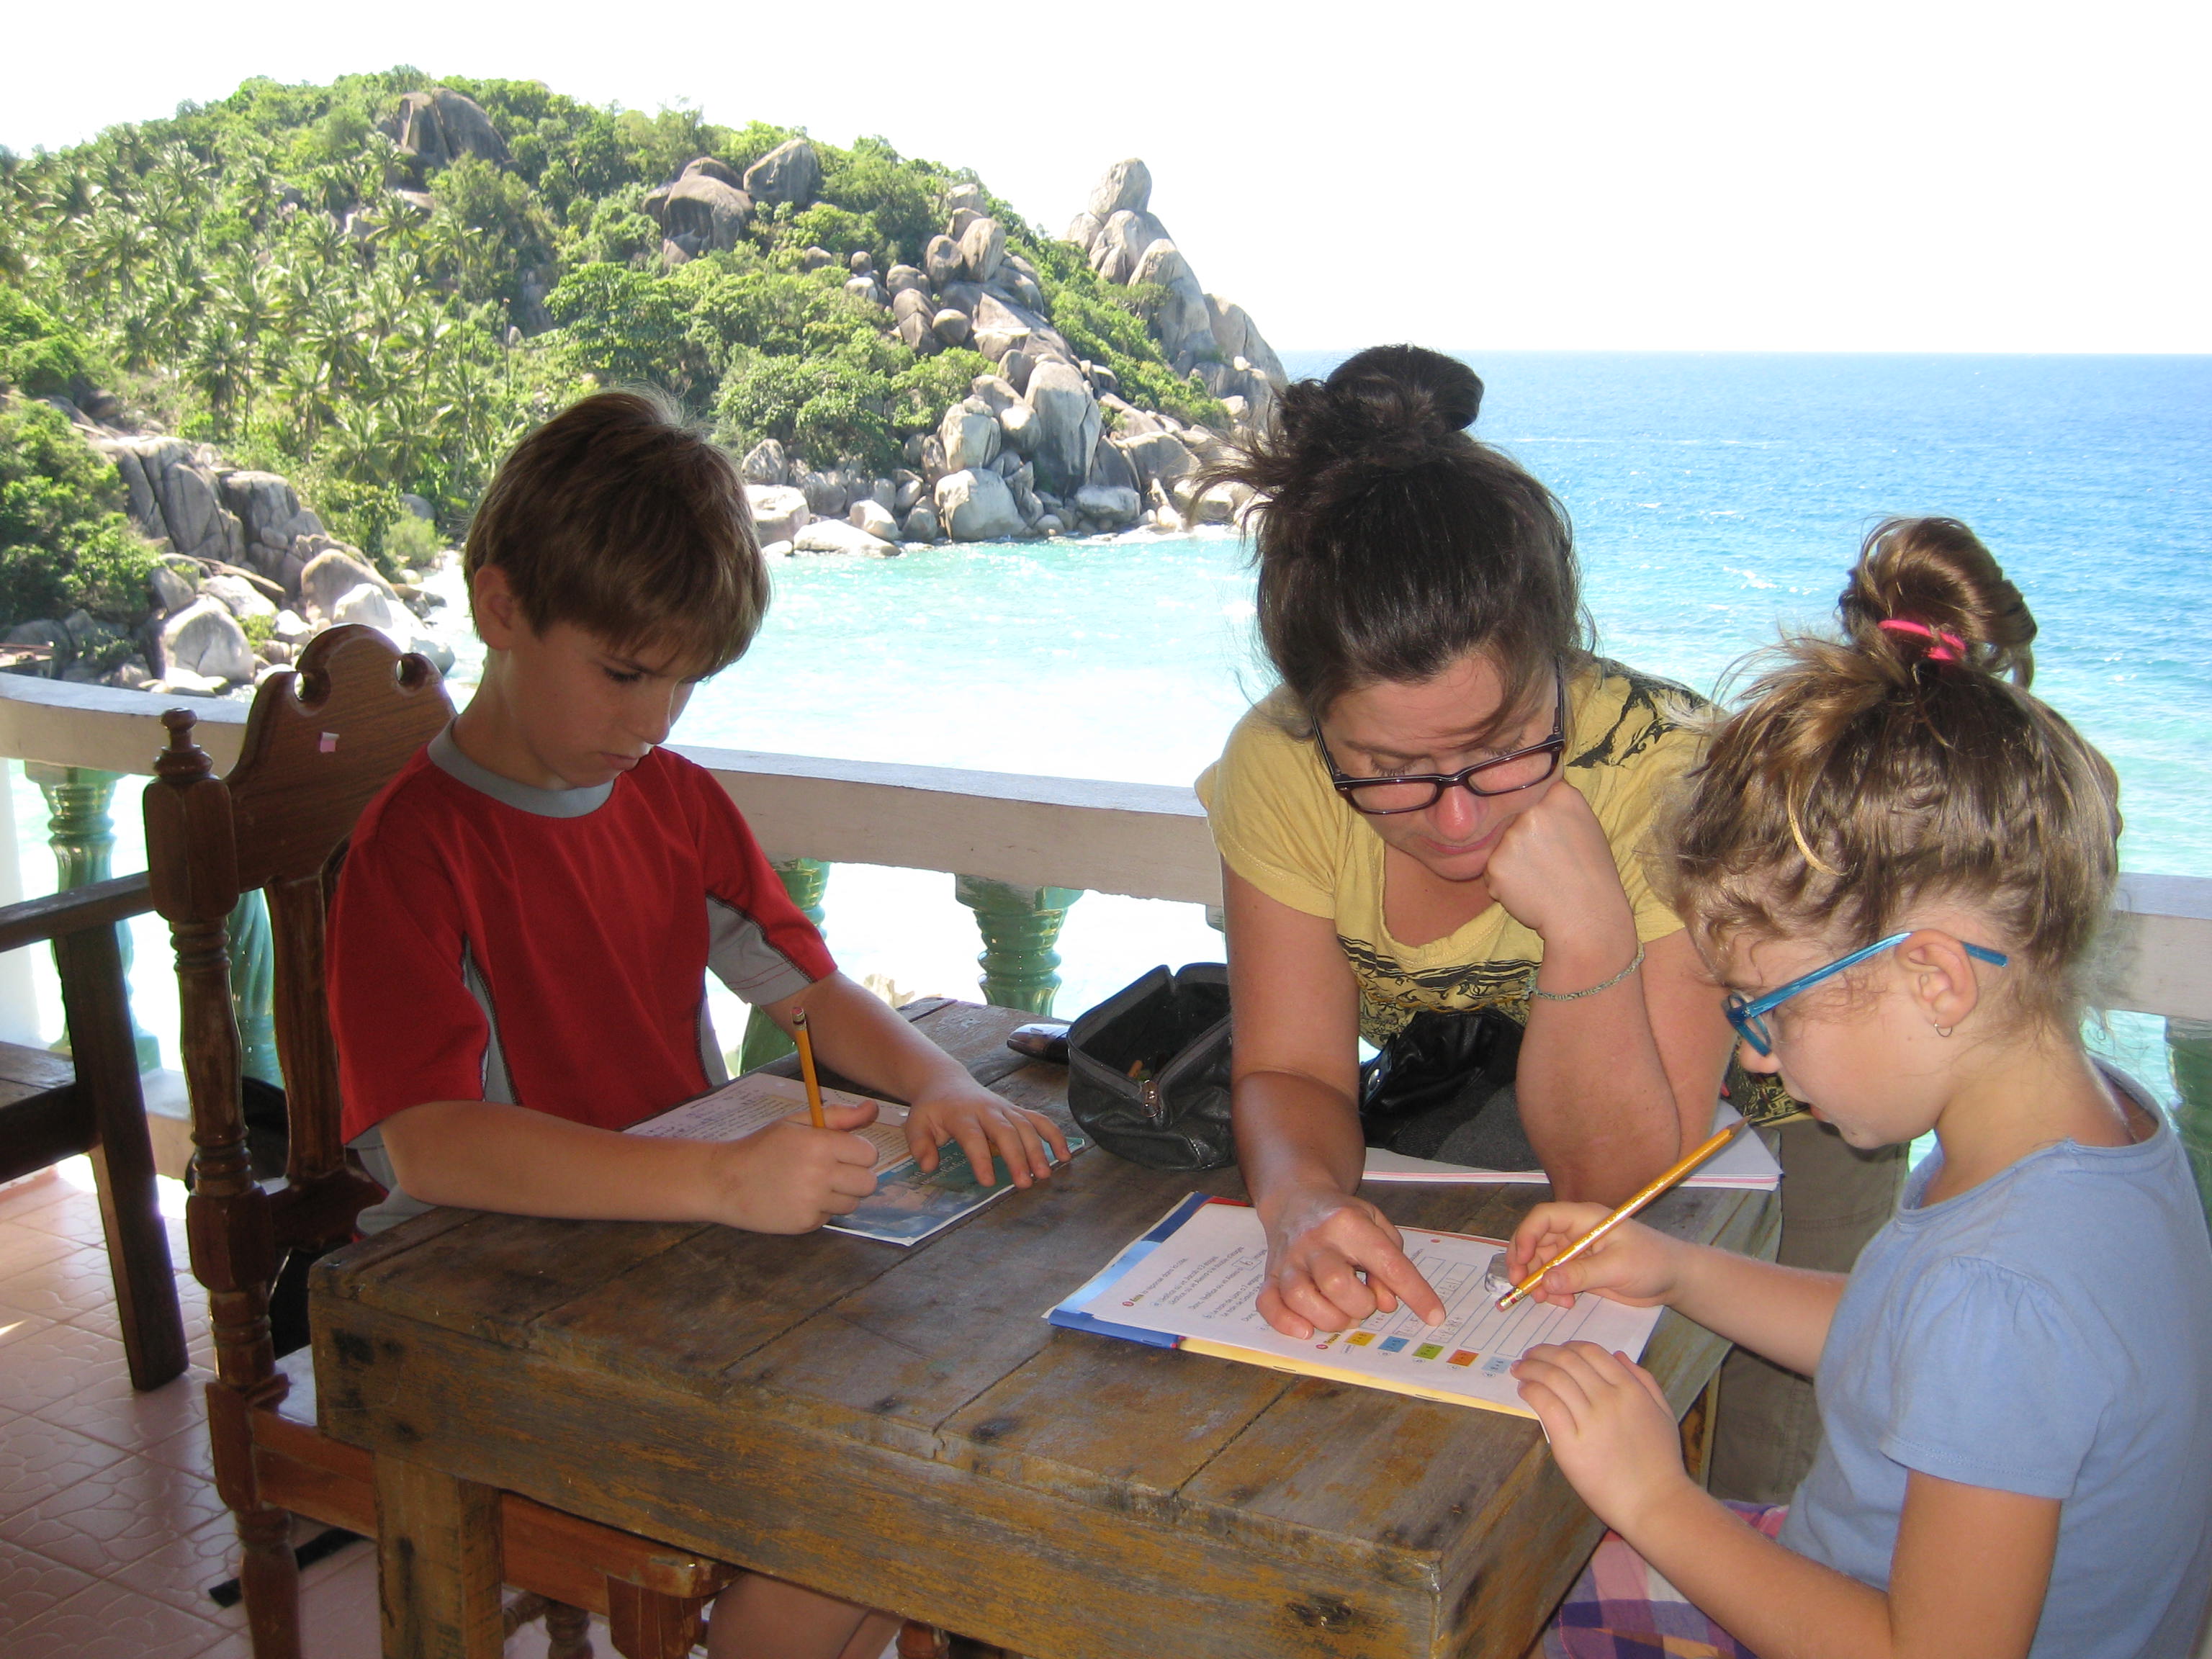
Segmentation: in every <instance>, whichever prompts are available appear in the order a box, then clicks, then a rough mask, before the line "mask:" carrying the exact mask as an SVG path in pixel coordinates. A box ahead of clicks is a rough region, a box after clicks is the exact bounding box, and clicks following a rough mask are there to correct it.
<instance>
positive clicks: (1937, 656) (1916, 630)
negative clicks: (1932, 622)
mask: <svg viewBox="0 0 2212 1659" xmlns="http://www.w3.org/2000/svg"><path fill="white" fill-rule="evenodd" d="M1875 627H1877V628H1880V629H1883V630H1884V631H1886V632H1887V633H1891V634H1914V635H1918V636H1919V637H1920V638H1922V639H1923V640H1926V641H1929V650H1928V660H1929V661H1930V662H1964V661H1965V660H1966V641H1964V640H1962V639H1960V637H1959V636H1958V635H1956V634H1954V633H1952V632H1951V631H1950V630H1949V629H1942V628H1930V627H1929V625H1928V624H1927V623H1923V622H1910V621H1908V620H1906V619H1905V617H1884V618H1883V619H1882V620H1881V622H1878V623H1875Z"/></svg>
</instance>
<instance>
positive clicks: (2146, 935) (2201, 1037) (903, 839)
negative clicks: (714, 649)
mask: <svg viewBox="0 0 2212 1659" xmlns="http://www.w3.org/2000/svg"><path fill="white" fill-rule="evenodd" d="M177 701H178V700H177V699H175V698H173V697H155V696H146V695H144V694H143V693H139V692H132V691H119V690H109V689H106V688H102V687H94V686H84V685H76V684H68V683H64V682H55V681H47V680H41V679H33V678H24V677H20V676H12V675H0V755H4V756H9V757H16V758H19V759H22V760H27V761H42V762H46V763H52V764H55V765H64V766H76V767H91V768H97V769H101V770H103V771H108V772H115V773H123V774H134V773H135V774H149V773H150V772H151V771H152V770H153V765H154V757H155V755H156V754H157V753H158V752H159V750H161V747H162V744H164V742H165V741H166V737H167V734H166V732H165V731H164V729H163V727H162V726H161V720H160V716H161V711H162V710H163V709H165V708H172V707H175V706H176V705H177ZM189 706H190V707H191V708H193V710H194V711H195V712H196V713H197V714H198V715H199V717H200V723H199V726H198V730H197V738H198V740H199V742H200V744H201V745H202V746H203V747H204V748H205V749H206V750H208V751H209V752H210V754H211V755H212V756H213V757H214V758H215V762H216V766H217V768H218V769H228V767H229V766H230V765H231V764H232V763H234V760H235V759H236V757H237V754H238V750H239V744H240V738H241V737H242V736H243V734H244V731H245V721H246V709H245V708H244V706H243V705H241V704H239V703H234V702H207V701H201V700H193V701H191V702H190V704H189ZM676 747H677V748H678V751H679V752H680V753H683V754H684V755H686V756H688V757H690V758H691V759H693V760H695V761H696V762H698V763H700V764H701V765H702V766H705V767H706V768H707V769H708V770H710V771H712V772H713V773H714V775H715V776H716V777H717V778H718V779H720V781H721V783H722V785H723V787H725V788H726V789H727V790H728V791H729V792H730V794H731V796H732V799H735V800H736V801H737V803H738V805H739V806H740V808H741V809H742V810H743V811H744V814H745V816H746V817H747V818H748V820H749V821H750V823H751V824H752V826H753V829H754V832H755V834H756V835H757V836H759V838H760V841H761V843H762V845H763V847H764V848H766V849H767V850H768V853H769V856H770V857H771V858H774V859H777V860H790V859H810V860H819V861H821V862H823V863H825V864H867V865H890V866H901V867H904V868H908V869H918V870H935V871H946V872H954V873H955V874H957V875H958V876H962V877H965V878H971V879H975V880H980V881H981V882H982V883H985V884H989V883H1000V884H1008V885H1009V886H1011V887H1012V888H1016V889H1030V890H1044V889H1051V888H1064V889H1073V890H1090V891H1097V892H1104V893H1117V894H1126V895H1128V896H1133V897H1138V898H1158V899H1171V900H1180V901H1183V902H1195V903H1200V904H1206V905H1209V906H1211V905H1218V904H1219V902H1221V877H1220V866H1219V865H1218V862H1217V860H1216V858H1215V855H1214V851H1213V845H1212V840H1211V838H1210V836H1208V834H1207V831H1206V817H1205V813H1204V811H1202V809H1201V808H1200V806H1199V804H1198V802H1197V800H1196V799H1194V797H1193V796H1192V794H1191V793H1190V792H1189V790H1188V789H1186V788H1175V787H1166V786H1162V785H1152V784H1135V783H1113V782H1103V781H1087V780H1079V779H1065V778H1050V777H1036V776H1031V775H1023V774H1018V773H1003V772H969V771H959V770H954V769H949V768H942V767H929V766H906V765H896V764H888V763H878V762H867V761H843V760H824V759H817V758H812V757H805V756H797V755H775V754H760V753H755V752H751V751H749V750H727V749H714V748H707V747H701V746H695V745H688V744H678V745H676ZM1062 902H1063V903H1064V902H1065V901H1064V900H1063V901H1062ZM2118 909H2119V914H2118V916H2117V918H2116V926H2115V930H2114V939H2113V941H2112V945H2113V955H2112V973H2111V975H2109V978H2108V1001H2109V1006H2111V1007H2112V1008H2113V1009H2115V1010H2125V1011H2129V1012H2137V1013H2142V1014H2149V1015H2161V1016H2164V1017H2166V1021H2167V1027H2166V1030H2167V1033H2168V1041H2169V1042H2170V1043H2171V1044H2172V1047H2173V1049H2174V1054H2175V1059H2176V1062H2177V1063H2176V1067H2175V1070H2176V1074H2177V1080H2178V1082H2179V1085H2180V1087H2181V1089H2182V1090H2183V1092H2184V1094H2185V1096H2188V1097H2190V1098H2189V1100H2188V1104H2189V1106H2190V1107H2191V1109H2192V1115H2193V1117H2194V1118H2195V1119H2196V1120H2197V1121H2193V1122H2191V1123H2189V1124H2186V1125H2185V1131H2186V1132H2187V1133H2190V1135H2191V1139H2192V1140H2194V1141H2195V1142H2197V1152H2198V1155H2199V1157H2200V1158H2202V1159H2203V1160H2204V1164H2203V1168H2204V1175H2205V1179H2206V1180H2207V1182H2208V1187H2209V1188H2212V1098H2207V1099H2203V1100H2197V1099H2196V1098H2194V1096H2195V1095H2196V1094H2197V1093H2198V1092H2204V1093H2207V1094H2208V1095H2212V1076H2208V1074H2212V879H2207V878H2200V877H2190V876H2165V875H2153V874H2143V873H2130V874H2127V875H2125V876H2123V877H2122V878H2121V884H2120V893H2119V901H2118ZM980 916H981V911H980V910H979V917H980ZM987 933H988V927H987ZM2185 1050H2186V1051H2187V1054H2186V1056H2185ZM2185 1059H2186V1063H2185ZM2192 1079H2194V1080H2195V1081H2193V1082H2192Z"/></svg>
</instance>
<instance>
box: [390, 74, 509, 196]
mask: <svg viewBox="0 0 2212 1659" xmlns="http://www.w3.org/2000/svg"><path fill="white" fill-rule="evenodd" d="M386 131H389V132H390V133H391V135H392V141H393V142H394V143H397V144H398V147H399V152H400V154H401V155H404V156H406V157H408V158H409V159H410V161H413V162H414V163H415V166H416V169H417V171H418V173H420V174H425V175H427V174H428V173H435V172H436V171H437V170H438V169H439V168H441V167H450V166H452V165H453V162H454V161H457V160H458V159H459V158H460V157H461V156H464V155H474V156H477V157H480V158H481V159H483V160H484V161H489V162H490V163H491V164H492V165H493V166H494V167H504V166H506V165H507V140H505V139H504V138H502V137H500V136H499V131H498V129H497V128H495V127H494V126H493V125H492V124H491V117H489V115H487V114H485V113H484V112H483V105H481V104H479V103H477V101H476V100H474V99H472V98H465V97H463V96H462V95H461V94H459V93H458V92H455V91H454V90H453V88H451V87H432V88H429V89H428V91H426V92H410V93H409V94H407V95H406V96H405V97H404V98H402V99H401V100H399V111H398V114H397V115H396V116H395V117H394V118H392V121H391V122H390V123H389V125H387V128H386Z"/></svg>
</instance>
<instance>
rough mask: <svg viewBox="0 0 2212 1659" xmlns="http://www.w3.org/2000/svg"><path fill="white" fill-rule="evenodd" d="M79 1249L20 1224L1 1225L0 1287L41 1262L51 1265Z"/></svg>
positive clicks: (18, 1222)
mask: <svg viewBox="0 0 2212 1659" xmlns="http://www.w3.org/2000/svg"><path fill="white" fill-rule="evenodd" d="M80 1248H81V1247H80V1246H78V1245H76V1244H72V1243H70V1242H69V1240H67V1239H66V1238H58V1237H55V1236H54V1235H53V1234H52V1233H48V1232H41V1231H39V1229H37V1228H36V1227H27V1226H25V1225H23V1224H22V1223H21V1222H20V1221H0V1284H4V1283H6V1282H7V1281H8V1280H9V1279H13V1278H15V1275H16V1274H18V1273H23V1272H25V1271H27V1269H29V1268H32V1267H37V1266H38V1265H39V1264H40V1262H42V1261H54V1260H56V1259H57V1258H58V1257H61V1256H64V1255H69V1254H70V1251H72V1250H75V1249H80Z"/></svg>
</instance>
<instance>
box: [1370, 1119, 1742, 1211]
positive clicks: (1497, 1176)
mask: <svg viewBox="0 0 2212 1659" xmlns="http://www.w3.org/2000/svg"><path fill="white" fill-rule="evenodd" d="M1742 1121H1743V1114H1741V1112H1739V1111H1737V1110H1736V1109H1735V1107H1733V1106H1731V1105H1729V1103H1728V1102H1726V1101H1724V1100H1723V1101H1722V1102H1721V1103H1720V1104H1719V1107H1718V1109H1717V1110H1715V1112H1714V1113H1713V1127H1712V1130H1711V1131H1709V1132H1708V1133H1717V1132H1718V1131H1719V1130H1722V1129H1724V1128H1726V1127H1728V1126H1729V1125H1730V1124H1732V1123H1741V1122H1742ZM1360 1179H1361V1180H1362V1181H1405V1182H1429V1183H1433V1184H1436V1185H1440V1186H1463V1187H1481V1186H1500V1187H1502V1186H1537V1187H1541V1186H1544V1185H1546V1184H1547V1183H1548V1182H1550V1180H1551V1177H1550V1176H1547V1175H1546V1174H1545V1173H1544V1172H1543V1171H1542V1170H1480V1169H1475V1168H1474V1167H1472V1166H1471V1165H1468V1164H1439V1163H1437V1161H1436V1160H1435V1159H1433V1158H1408V1157H1407V1156H1406V1155H1405V1154H1404V1153H1403V1152H1385V1151H1383V1148H1381V1147H1380V1146H1370V1147H1369V1148H1368V1149H1367V1167H1366V1168H1365V1170H1363V1171H1362V1172H1361V1175H1360ZM1781 1184H1782V1166H1781V1165H1780V1164H1777V1163H1776V1162H1775V1161H1774V1154H1773V1153H1771V1152H1768V1151H1767V1150H1766V1143H1765V1141H1763V1140H1761V1139H1759V1136H1758V1135H1757V1134H1756V1133H1753V1131H1751V1130H1749V1129H1746V1130H1744V1131H1742V1132H1741V1133H1739V1134H1738V1135H1737V1136H1736V1138H1735V1139H1734V1140H1731V1141H1730V1142H1729V1144H1728V1145H1727V1146H1723V1147H1722V1148H1721V1149H1720V1151H1718V1152H1715V1153H1714V1154H1713V1155H1712V1156H1711V1158H1707V1159H1706V1160H1705V1163H1704V1164H1701V1165H1699V1168H1698V1170H1697V1172H1696V1173H1695V1174H1694V1175H1692V1176H1690V1177H1689V1178H1688V1179H1687V1180H1686V1181H1684V1182H1682V1185H1684V1186H1685V1187H1727V1188H1736V1189H1738V1190H1746V1189H1747V1190H1750V1191H1753V1192H1769V1193H1771V1192H1772V1191H1773V1190H1774V1189H1775V1188H1778V1187H1779V1186H1780V1185H1781Z"/></svg>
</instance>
